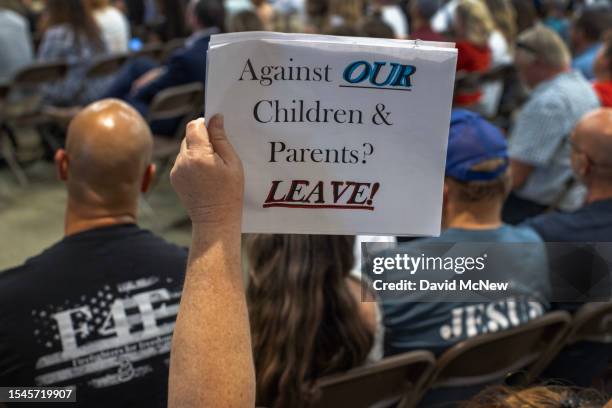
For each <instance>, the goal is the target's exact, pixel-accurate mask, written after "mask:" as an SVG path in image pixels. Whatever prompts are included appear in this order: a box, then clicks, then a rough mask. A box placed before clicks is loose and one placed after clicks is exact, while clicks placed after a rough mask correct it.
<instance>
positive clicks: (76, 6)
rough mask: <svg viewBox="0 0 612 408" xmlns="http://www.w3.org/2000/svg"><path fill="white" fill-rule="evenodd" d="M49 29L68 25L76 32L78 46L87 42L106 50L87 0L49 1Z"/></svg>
mask: <svg viewBox="0 0 612 408" xmlns="http://www.w3.org/2000/svg"><path fill="white" fill-rule="evenodd" d="M47 11H48V13H49V27H52V26H54V25H58V24H67V25H69V26H70V28H72V30H73V31H74V36H75V41H76V43H77V45H82V41H84V40H87V41H89V42H90V43H91V44H93V46H94V47H95V48H96V49H98V50H102V49H104V41H103V40H102V34H101V32H100V28H99V27H98V24H97V23H96V20H95V19H94V17H93V14H92V12H91V7H90V4H89V2H87V1H85V0H47Z"/></svg>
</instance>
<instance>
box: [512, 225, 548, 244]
mask: <svg viewBox="0 0 612 408" xmlns="http://www.w3.org/2000/svg"><path fill="white" fill-rule="evenodd" d="M506 228H508V229H509V231H511V232H510V234H511V235H512V240H514V241H517V242H529V243H537V242H542V237H540V235H538V233H537V232H536V231H535V230H534V229H533V228H530V227H529V226H526V225H519V226H509V225H508V226H506Z"/></svg>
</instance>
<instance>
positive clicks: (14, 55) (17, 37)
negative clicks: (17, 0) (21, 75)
mask: <svg viewBox="0 0 612 408" xmlns="http://www.w3.org/2000/svg"><path fill="white" fill-rule="evenodd" d="M32 59H33V53H32V40H31V39H30V30H29V28H28V22H27V21H26V19H25V18H23V17H21V16H20V15H19V14H17V13H14V12H12V11H10V10H0V61H2V63H0V83H3V82H9V81H10V80H11V79H12V78H13V75H15V73H16V72H17V71H19V69H20V68H22V67H24V66H25V65H28V64H30V63H31V62H32Z"/></svg>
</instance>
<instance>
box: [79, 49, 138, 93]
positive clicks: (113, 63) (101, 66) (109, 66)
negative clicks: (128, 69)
mask: <svg viewBox="0 0 612 408" xmlns="http://www.w3.org/2000/svg"><path fill="white" fill-rule="evenodd" d="M127 58H128V56H127V54H114V55H105V56H103V57H99V58H96V59H95V60H94V62H93V64H91V65H90V67H89V68H88V69H87V72H86V73H85V78H86V79H96V78H101V77H105V76H109V75H112V74H114V73H116V72H117V71H119V70H120V69H121V67H122V66H123V63H124V62H125V61H126V60H127ZM85 86H86V83H85Z"/></svg>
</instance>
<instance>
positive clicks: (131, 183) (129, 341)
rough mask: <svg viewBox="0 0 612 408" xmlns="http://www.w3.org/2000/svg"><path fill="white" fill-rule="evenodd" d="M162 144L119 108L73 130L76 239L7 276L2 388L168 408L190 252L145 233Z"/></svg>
mask: <svg viewBox="0 0 612 408" xmlns="http://www.w3.org/2000/svg"><path fill="white" fill-rule="evenodd" d="M152 143H153V142H152V137H151V132H150V130H149V127H148V126H147V124H146V122H145V121H144V120H143V118H142V117H141V116H140V114H139V113H138V112H137V111H135V110H134V109H133V108H131V107H130V106H129V105H127V104H126V103H124V102H121V101H118V100H113V99H108V100H103V101H100V102H97V103H94V104H92V105H89V106H88V107H86V108H85V109H84V110H82V111H81V112H80V113H79V114H78V115H77V116H76V117H75V118H74V119H73V120H72V122H71V123H70V126H69V128H68V135H67V140H66V149H65V150H63V149H60V150H59V151H58V152H57V153H56V155H55V162H56V166H57V172H58V174H59V178H60V179H61V180H63V181H64V182H65V184H66V188H67V191H68V200H67V204H66V217H65V231H64V233H65V236H64V238H63V239H62V240H61V241H59V242H58V243H57V244H55V245H53V246H52V247H51V248H49V249H47V250H46V251H44V252H43V253H42V254H40V255H38V256H35V257H33V258H31V259H29V260H27V261H26V262H25V264H24V265H22V266H20V267H18V268H16V269H13V270H11V271H8V272H6V273H3V274H0V385H1V386H35V385H37V386H68V385H75V386H76V398H77V404H75V405H74V406H83V407H165V406H166V404H167V382H168V369H169V366H168V364H169V351H170V344H171V336H172V331H173V328H174V322H175V319H176V314H177V309H178V303H179V298H180V291H181V288H182V283H183V277H184V271H185V266H186V262H187V252H186V250H184V249H182V248H179V247H176V246H174V245H171V244H169V243H167V242H165V241H163V240H162V239H160V238H158V237H156V236H154V235H153V234H151V233H150V232H148V231H146V230H142V229H140V228H139V227H138V226H137V225H136V221H137V211H138V199H139V196H140V193H143V192H145V191H147V189H148V188H149V186H150V184H151V181H152V179H153V176H154V174H155V167H154V165H152V164H151V149H152ZM35 228H36V227H35V226H32V229H33V230H35ZM34 233H35V232H34Z"/></svg>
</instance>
